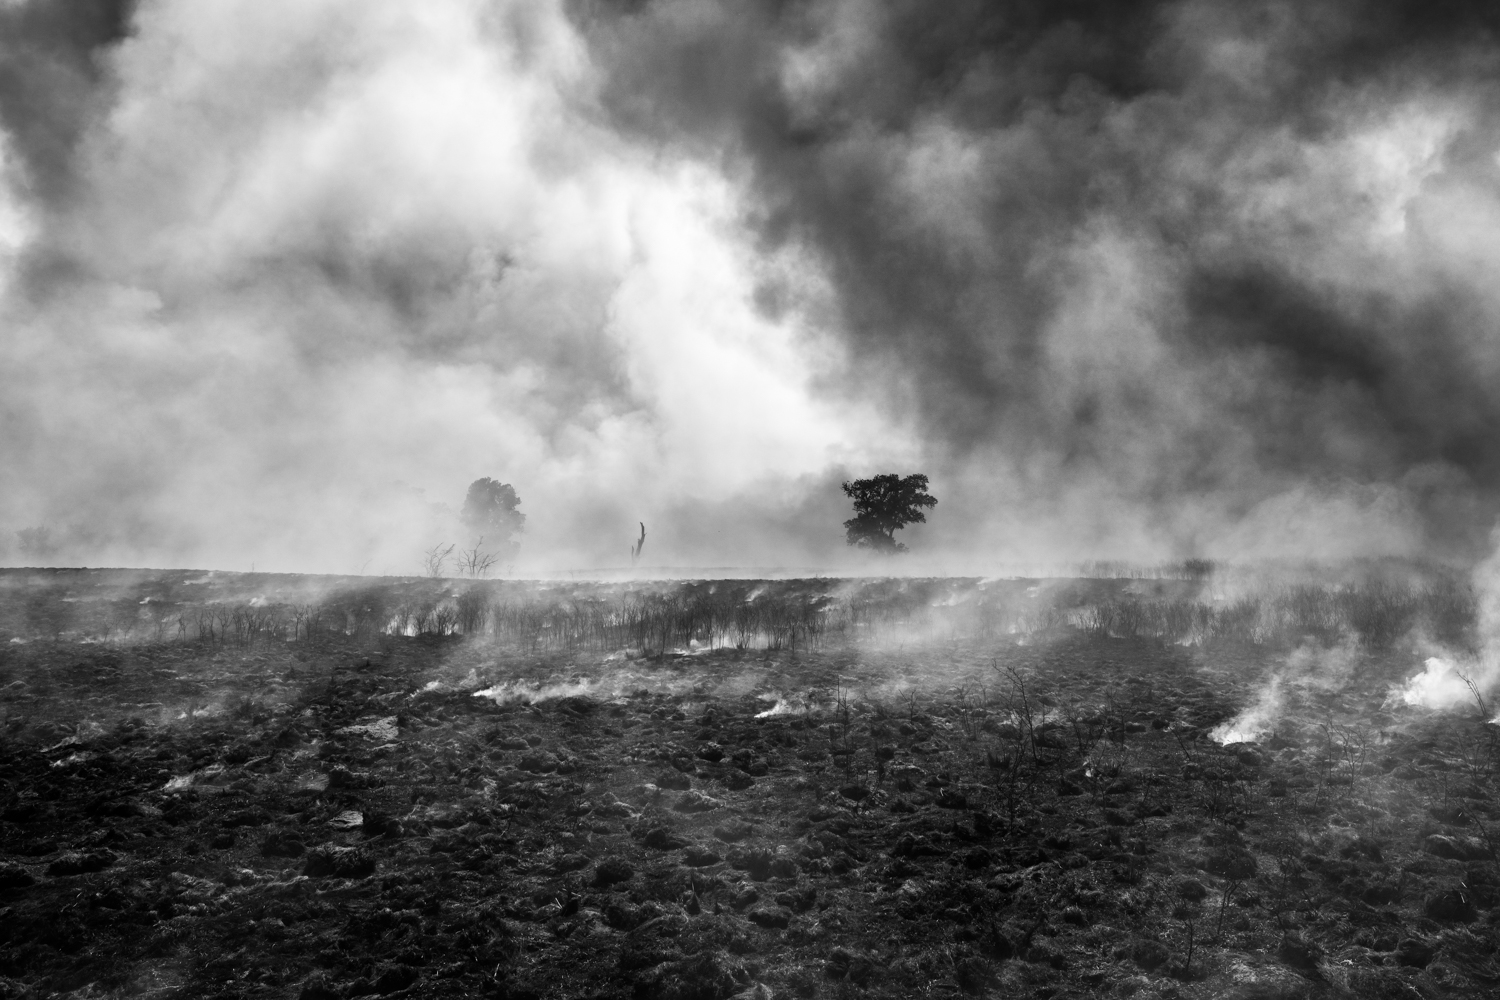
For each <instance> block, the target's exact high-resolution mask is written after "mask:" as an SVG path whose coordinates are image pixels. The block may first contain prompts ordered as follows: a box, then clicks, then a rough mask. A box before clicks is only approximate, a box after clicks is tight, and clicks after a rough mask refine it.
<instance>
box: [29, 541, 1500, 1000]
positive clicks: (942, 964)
mask: <svg viewBox="0 0 1500 1000" xmlns="http://www.w3.org/2000/svg"><path fill="white" fill-rule="evenodd" d="M1213 586H1214V585H1213V584H1212V582H1211V581H1210V580H1207V579H1204V578H1198V579H1189V580H1164V581H1160V580H1159V581H1141V580H1083V581H1038V580H1029V581H1028V580H1019V581H904V582H903V581H873V582H868V583H852V582H849V581H781V582H768V581H760V582H757V581H734V582H733V583H732V584H730V583H723V584H720V585H715V584H710V583H696V584H683V585H668V584H653V585H651V587H650V589H649V590H632V589H631V587H630V586H629V585H613V586H611V587H595V586H591V585H558V586H555V587H551V588H544V587H542V586H540V585H529V584H519V583H504V584H467V585H466V584H461V583H457V582H454V581H414V580H408V581H351V580H343V581H330V580H321V581H319V580H315V579H312V578H270V577H264V576H262V577H253V576H237V575H232V574H212V575H210V574H186V573H181V574H170V573H149V572H135V573H124V572H119V571H113V572H107V571H71V572H62V571H7V572H5V573H3V574H0V712H3V720H4V721H3V743H0V803H3V811H0V997H30V996H36V997H43V996H52V995H69V994H71V995H74V996H79V997H116V996H119V997H126V996H152V997H156V996H183V997H199V996H247V997H283V996H285V997H304V998H310V1000H313V998H317V1000H321V998H334V997H340V998H342V997H356V996H385V997H398V996H399V997H408V996H409V997H428V996H433V997H437V996H453V997H459V996H465V997H468V996H497V997H516V998H519V997H655V998H680V1000H688V998H716V1000H717V998H727V997H731V996H745V997H762V998H763V997H771V996H785V997H845V996H867V995H870V996H890V997H904V996H950V995H953V996H956V995H961V994H967V995H974V996H981V995H992V996H997V997H999V996H1034V997H1043V998H1059V997H1084V996H1089V997H1092V996H1122V997H1123V996H1134V997H1143V998H1144V997H1163V998H1172V997H1182V998H1188V997H1202V998H1209V997H1240V998H1244V1000H1250V998H1264V1000H1269V998H1280V997H1286V998H1292V997H1334V996H1354V997H1392V998H1395V997H1418V996H1422V997H1445V996H1493V995H1495V992H1496V990H1500V962H1497V961H1496V959H1495V951H1496V921H1497V914H1500V910H1497V909H1496V904H1497V902H1500V876H1497V870H1496V864H1495V848H1496V844H1495V841H1494V837H1495V835H1496V833H1497V831H1500V813H1497V810H1496V805H1495V799H1494V795H1495V770H1496V766H1497V764H1500V740H1497V736H1500V733H1497V727H1496V726H1494V725H1492V724H1489V723H1487V722H1486V721H1485V716H1484V715H1482V714H1481V713H1480V705H1479V704H1478V702H1477V701H1476V702H1475V703H1474V704H1473V705H1472V706H1467V707H1466V706H1464V705H1462V704H1460V705H1458V706H1456V707H1453V708H1451V709H1449V710H1447V711H1444V712H1441V713H1439V712H1436V711H1434V710H1432V709H1430V708H1426V707H1423V706H1422V705H1420V704H1417V705H1413V704H1408V699H1406V698H1403V697H1402V692H1403V691H1409V690H1411V688H1410V687H1409V682H1410V680H1411V678H1413V677H1414V676H1418V675H1420V674H1421V673H1422V672H1423V670H1424V664H1425V663H1426V662H1427V661H1428V660H1429V659H1430V657H1431V654H1432V651H1433V648H1435V646H1436V645H1437V644H1438V643H1439V641H1440V640H1442V641H1446V642H1447V643H1448V644H1449V646H1451V647H1452V648H1453V649H1461V648H1462V646H1463V643H1464V641H1465V638H1464V635H1465V632H1466V630H1471V629H1472V621H1471V620H1470V619H1472V607H1471V606H1470V605H1467V604H1465V597H1464V594H1463V592H1462V588H1458V589H1454V588H1453V587H1447V589H1445V586H1444V585H1439V584H1436V583H1434V582H1432V581H1421V582H1418V583H1415V584H1410V585H1407V586H1406V589H1405V590H1402V589H1400V588H1397V587H1393V586H1392V585H1390V584H1389V583H1388V582H1375V583H1370V582H1369V581H1366V582H1365V583H1362V584H1350V583H1348V581H1343V582H1340V583H1337V584H1329V585H1328V586H1325V587H1324V588H1323V589H1322V590H1321V591H1318V592H1321V593H1323V594H1324V595H1325V596H1324V598H1319V597H1318V596H1317V593H1318V592H1315V591H1314V589H1311V588H1303V589H1301V590H1289V591H1286V592H1284V593H1282V594H1281V596H1274V595H1273V596H1266V595H1265V594H1262V595H1261V596H1260V597H1254V596H1253V595H1252V596H1247V595H1246V594H1245V593H1242V594H1239V595H1238V596H1235V595H1228V596H1226V594H1225V593H1223V592H1220V593H1218V594H1217V595H1216V594H1214V593H1213V592H1212V591H1213ZM1361 587H1363V589H1361ZM1247 593H1248V592H1247ZM466 594H476V595H478V596H475V597H469V598H467V604H465V600H466V598H465V595H466ZM1361 595H1363V596H1361ZM1403 595H1404V596H1403ZM1320 601H1321V603H1320ZM1247 602H1248V603H1247ZM1256 602H1258V603H1256ZM1252 604H1253V607H1252ZM466 608H467V611H466V610H465V609H466ZM747 608H748V609H750V610H746V609H747ZM984 609H987V610H984ZM1372 609H1373V610H1372ZM736 615H738V616H739V617H738V618H736V617H735V616H736ZM1236 616H1238V617H1236ZM1466 616H1467V617H1466ZM799 623H800V624H799ZM1236 623H1237V624H1236ZM799 629H800V631H799ZM408 633H414V634H408ZM1469 639H1470V640H1472V635H1470V636H1469ZM612 646H615V647H618V648H611V647H612ZM1222 739H1229V740H1231V742H1228V743H1221V742H1219V740H1222Z"/></svg>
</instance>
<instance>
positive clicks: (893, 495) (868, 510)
mask: <svg viewBox="0 0 1500 1000" xmlns="http://www.w3.org/2000/svg"><path fill="white" fill-rule="evenodd" d="M844 493H845V494H847V495H848V496H849V498H850V499H851V500H853V501H854V517H852V518H850V519H849V520H847V521H845V522H844V529H845V532H846V534H845V538H846V540H847V541H848V543H849V544H850V545H852V546H854V547H856V548H861V549H866V548H867V549H873V550H874V551H876V552H884V553H887V554H890V555H894V554H896V553H898V552H905V551H906V546H905V545H903V544H901V543H900V542H898V541H896V532H897V531H899V530H900V529H902V528H904V527H906V526H907V525H908V524H925V523H926V521H927V515H926V514H924V513H922V508H924V507H936V506H937V498H935V497H933V496H931V495H930V494H929V493H928V492H927V477H926V476H924V475H921V474H915V475H910V476H907V477H906V478H904V479H903V478H901V477H900V476H898V475H896V474H894V473H887V474H885V475H880V476H872V477H871V478H869V479H856V480H855V481H854V482H852V483H845V484H844Z"/></svg>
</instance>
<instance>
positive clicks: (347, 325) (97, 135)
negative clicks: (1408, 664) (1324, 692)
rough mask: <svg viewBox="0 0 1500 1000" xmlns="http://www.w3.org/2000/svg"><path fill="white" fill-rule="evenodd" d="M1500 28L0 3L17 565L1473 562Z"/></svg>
mask: <svg viewBox="0 0 1500 1000" xmlns="http://www.w3.org/2000/svg"><path fill="white" fill-rule="evenodd" d="M1496 18H1497V15H1495V14H1494V13H1493V12H1492V10H1491V8H1490V7H1488V6H1485V5H1477V4H1475V5H1465V4H1442V5H1433V4H1421V5H1419V4H1416V3H1374V2H1369V3H1360V2H1349V0H1340V2H1332V0H1313V2H1309V3H1299V4H1285V3H1271V2H1249V3H1245V2H1235V3H1230V2H1228V0H1212V2H1207V0H1188V2H1177V3H1107V4H1106V3H1087V2H1064V3H1047V4H1041V3H1029V2H1014V3H987V2H978V0H955V2H949V3H941V4H932V3H919V2H916V0H907V2H898V3H875V2H872V0H822V2H819V0H804V2H793V3H778V4H743V3H737V2H734V0H717V2H714V0H656V2H647V3H635V4H612V3H592V2H586V0H578V2H573V3H561V2H555V3H547V2H524V3H523V2H506V0H489V2H486V0H433V2H430V3H423V4H420V5H411V4H406V3H397V2H394V0H390V2H387V0H376V2H370V0H361V2H353V0H311V2H308V0H298V2H295V3H293V2H290V0H286V2H265V0H257V2H254V3H251V2H248V0H245V2H231V3H223V4H211V5H205V4H201V3H194V2H191V0H143V2H141V3H139V4H126V3H106V2H102V0H95V2H83V3H72V4H56V3H48V2H45V0H6V2H5V3H3V4H0V164H3V174H0V289H3V290H0V296H3V301H0V329H3V330H4V331H5V332H4V334H3V336H4V338H5V349H6V350H5V357H6V363H5V364H4V365H3V366H0V418H3V421H4V433H3V434H0V465H3V467H4V468H5V470H6V475H5V477H4V480H3V486H0V530H3V531H4V532H5V536H4V537H5V539H6V541H7V542H9V543H10V544H11V547H12V550H11V551H10V552H9V553H8V554H6V553H0V556H4V557H5V558H6V559H7V560H8V561H10V562H22V561H27V560H26V559H23V556H22V553H21V552H20V551H19V550H18V548H17V545H18V543H17V542H16V541H15V540H14V535H13V532H14V531H16V530H19V529H22V528H32V527H48V528H49V529H50V531H51V532H52V538H53V539H54V541H55V542H56V548H57V554H56V556H55V558H56V559H58V560H64V561H72V562H80V561H84V562H106V561H109V562H137V563H156V564H161V563H197V564H207V565H214V566H224V567H229V568H249V565H250V564H251V563H252V562H254V563H256V565H257V566H258V567H259V568H263V569H265V568H279V569H335V570H340V571H357V570H360V569H364V570H366V571H368V572H381V571H390V572H413V571H415V570H416V569H417V567H418V563H419V559H418V555H417V553H418V552H419V551H420V549H421V547H422V546H423V545H424V544H429V543H432V542H435V541H443V540H444V539H442V538H432V537H429V536H430V534H431V532H430V531H429V530H428V528H427V527H426V526H425V521H424V519H425V518H427V515H428V513H429V512H430V509H431V506H432V505H433V504H435V503H446V504H450V505H456V504H457V503H459V502H460V501H461V498H462V496H463V491H464V489H465V487H466V486H467V484H468V483H469V482H470V481H472V480H473V479H477V478H479V477H481V476H493V477H495V478H497V479H500V480H502V481H504V482H508V483H512V484H514V485H515V487H516V488H517V490H518V491H519V493H520V495H521V497H522V499H523V507H522V509H523V511H524V512H525V513H526V514H527V518H528V520H527V535H526V537H525V538H524V539H523V544H522V550H521V552H522V554H521V557H520V562H519V564H518V567H517V571H518V572H524V571H526V570H527V569H537V568H544V567H547V566H597V565H602V564H615V565H620V564H624V563H625V562H626V561H627V558H628V551H629V545H630V543H631V542H632V541H633V540H634V537H635V534H636V524H637V522H638V521H645V522H646V523H647V525H648V527H649V529H650V531H651V544H650V548H649V549H648V551H649V552H651V554H652V556H653V557H654V558H655V559H658V560H660V561H662V562H666V563H679V564H682V563H687V564H697V565H710V566H711V565H729V564H741V565H742V564H745V563H753V564H756V565H776V564H783V565H808V564H813V565H817V564H822V565H830V564H832V563H833V562H834V561H835V560H837V559H839V558H841V557H842V554H843V552H844V549H843V544H842V531H841V529H840V527H839V524H840V521H841V520H842V519H843V517H845V516H847V514H846V513H845V511H844V506H845V504H844V502H843V500H842V498H841V497H840V495H839V492H838V484H839V482H840V480H841V479H843V478H848V477H850V476H855V475H863V474H867V473H872V472H883V471H899V472H913V471H922V472H926V473H928V474H929V475H930V476H931V478H932V492H933V493H934V495H936V496H938V497H939V500H940V506H939V507H938V508H937V510H936V512H935V513H934V515H933V516H932V517H931V518H930V523H929V524H927V525H924V526H921V527H917V528H913V529H909V531H908V532H907V536H909V537H907V541H908V543H909V544H911V546H912V548H913V549H914V551H915V552H916V553H917V554H918V555H917V557H916V558H914V559H913V560H911V561H910V565H911V566H912V567H913V568H918V567H924V568H941V569H972V568H981V567H984V566H990V565H995V564H1000V563H1004V562H1006V561H1037V560H1045V559H1055V560H1059V561H1060V560H1066V559H1076V558H1140V559H1148V558H1149V559H1155V558H1162V557H1174V558H1178V557H1183V556H1200V555H1203V556H1211V557H1219V558H1231V559H1233V558H1246V557H1257V556H1278V557H1285V556H1294V557H1299V558H1300V557H1306V556H1315V557H1316V556H1321V557H1328V558H1334V557H1340V556H1350V555H1380V554H1399V555H1418V554H1420V555H1437V556H1443V557H1449V556H1452V557H1470V556H1474V555H1476V554H1477V553H1478V551H1479V550H1480V549H1481V548H1482V547H1483V540H1484V538H1485V537H1486V533H1487V531H1488V530H1489V527H1490V524H1491V521H1492V520H1493V511H1494V501H1495V499H1496V491H1497V488H1500V451H1497V449H1496V447H1495V445H1494V444H1493V443H1492V442H1493V440H1494V437H1493V428H1494V427H1495V426H1497V423H1500V402H1497V399H1496V396H1495V394H1494V393H1493V392H1492V391H1491V388H1490V387H1491V386H1492V385H1493V384H1494V380H1495V377H1496V375H1497V373H1500V372H1497V369H1500V347H1497V344H1500V339H1497V337H1496V336H1495V332H1494V331H1495V327H1496V319H1497V312H1500V300H1497V298H1496V294H1495V291H1494V288H1495V285H1494V282H1493V281H1492V280H1491V279H1490V277H1489V276H1490V275H1491V274H1492V273H1493V271H1494V265H1495V263H1496V260H1495V258H1496V257H1500V242H1497V238H1496V236H1495V233H1497V232H1500V227H1497V226H1496V225H1495V221H1496V219H1497V217H1500V190H1497V183H1500V165H1497V152H1500V149H1497V145H1496V142H1495V140H1494V138H1493V136H1494V135H1495V134H1496V130H1495V127H1494V126H1495V124H1496V118H1497V116H1496V109H1497V106H1500V101H1497V97H1500V95H1497V92H1496V87H1495V85H1494V84H1493V82H1492V81H1493V80H1494V79H1495V78H1496V77H1495V73H1494V70H1495V68H1496V62H1497V55H1500V47H1497V44H1496V40H1495V35H1494V32H1493V28H1494V27H1495V25H1494V24H1493V23H1492V22H1494V21H1495V20H1496ZM398 481H399V482H400V483H402V484H404V485H401V486H396V485H393V484H395V483H397V482H398ZM419 490H420V491H421V492H417V491H419ZM447 540H448V541H454V540H457V539H447ZM29 544H31V548H32V550H33V551H36V550H37V549H38V545H37V536H34V535H33V536H30V542H29ZM42 547H45V546H42ZM924 559H925V560H926V562H923V560H924Z"/></svg>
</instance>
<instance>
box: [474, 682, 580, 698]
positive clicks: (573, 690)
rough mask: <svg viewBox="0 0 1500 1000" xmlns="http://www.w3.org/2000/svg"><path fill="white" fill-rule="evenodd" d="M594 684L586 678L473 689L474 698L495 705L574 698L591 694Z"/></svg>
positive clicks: (497, 685) (513, 683)
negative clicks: (487, 700) (489, 700)
mask: <svg viewBox="0 0 1500 1000" xmlns="http://www.w3.org/2000/svg"><path fill="white" fill-rule="evenodd" d="M594 687H595V684H594V682H593V681H591V680H589V679H588V678H586V677H585V678H583V679H581V680H577V681H565V682H563V683H560V684H538V685H535V686H533V685H528V684H524V683H515V682H512V683H507V684H496V685H495V686H494V687H487V688H485V689H484V690H483V691H475V692H474V697H476V698H490V699H492V700H493V701H494V702H495V704H497V705H512V704H521V705H536V704H539V703H541V702H544V701H554V700H556V699H558V698H574V697H578V696H579V695H588V694H592V693H593V691H594Z"/></svg>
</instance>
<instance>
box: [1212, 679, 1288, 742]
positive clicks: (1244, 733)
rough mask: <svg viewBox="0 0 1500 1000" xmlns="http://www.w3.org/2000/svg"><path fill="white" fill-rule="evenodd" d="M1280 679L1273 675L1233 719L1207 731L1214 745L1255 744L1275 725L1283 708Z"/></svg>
mask: <svg viewBox="0 0 1500 1000" xmlns="http://www.w3.org/2000/svg"><path fill="white" fill-rule="evenodd" d="M1281 688H1282V678H1281V675H1280V674H1273V675H1272V676H1271V679H1270V680H1269V681H1267V682H1266V684H1265V686H1263V687H1262V688H1261V689H1260V692H1259V694H1257V695H1256V698H1255V701H1254V702H1253V703H1252V704H1251V705H1250V707H1248V708H1246V709H1245V710H1244V711H1242V712H1240V714H1239V715H1236V716H1235V717H1234V718H1233V719H1231V720H1229V721H1228V722H1226V723H1223V724H1222V725H1218V726H1215V727H1214V728H1213V729H1211V730H1210V731H1209V734H1208V738H1209V739H1211V740H1213V741H1214V742H1215V743H1220V744H1228V743H1255V742H1257V741H1258V740H1260V738H1261V737H1263V736H1265V735H1266V734H1267V733H1269V732H1270V731H1271V730H1272V729H1273V728H1274V727H1275V725H1276V720H1277V719H1278V718H1279V717H1280V715H1281V712H1282V708H1283V697H1282V690H1281Z"/></svg>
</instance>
